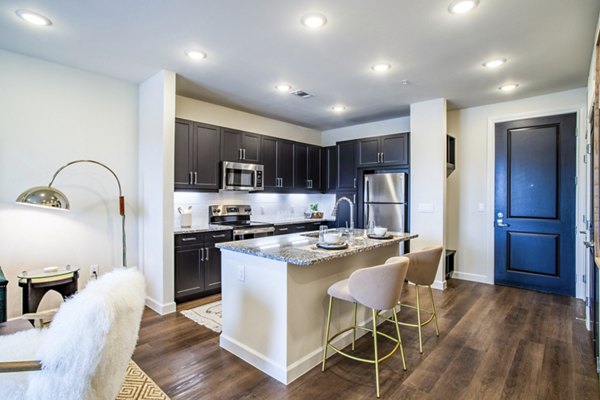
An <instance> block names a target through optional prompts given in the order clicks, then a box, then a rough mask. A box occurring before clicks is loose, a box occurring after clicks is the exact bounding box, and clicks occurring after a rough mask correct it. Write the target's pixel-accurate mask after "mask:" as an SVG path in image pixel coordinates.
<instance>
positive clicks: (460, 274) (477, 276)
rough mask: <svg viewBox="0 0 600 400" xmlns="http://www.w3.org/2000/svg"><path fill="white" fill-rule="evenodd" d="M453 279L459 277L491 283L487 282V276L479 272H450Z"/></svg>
mask: <svg viewBox="0 0 600 400" xmlns="http://www.w3.org/2000/svg"><path fill="white" fill-rule="evenodd" d="M452 278H453V279H460V280H463V281H471V282H479V283H487V284H489V285H493V283H492V282H488V279H487V276H485V275H481V274H471V273H469V272H461V271H454V272H452Z"/></svg>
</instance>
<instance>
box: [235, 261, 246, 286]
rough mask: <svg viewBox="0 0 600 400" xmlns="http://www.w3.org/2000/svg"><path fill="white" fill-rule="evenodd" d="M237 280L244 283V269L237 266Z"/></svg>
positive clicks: (241, 266)
mask: <svg viewBox="0 0 600 400" xmlns="http://www.w3.org/2000/svg"><path fill="white" fill-rule="evenodd" d="M237 272H238V280H239V281H241V282H244V281H245V280H246V267H244V266H243V265H238V271H237Z"/></svg>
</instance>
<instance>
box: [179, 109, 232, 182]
mask: <svg viewBox="0 0 600 400" xmlns="http://www.w3.org/2000/svg"><path fill="white" fill-rule="evenodd" d="M220 130H221V128H219V127H218V126H213V125H207V124H201V123H198V122H193V121H188V120H184V119H179V118H177V119H176V120H175V189H201V190H218V189H219V161H220V160H219V146H220V134H221V133H220Z"/></svg>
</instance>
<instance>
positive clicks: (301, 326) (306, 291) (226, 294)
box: [220, 243, 399, 384]
mask: <svg viewBox="0 0 600 400" xmlns="http://www.w3.org/2000/svg"><path fill="white" fill-rule="evenodd" d="M398 251H399V246H398V244H397V243H395V244H393V245H390V246H384V247H378V248H375V249H370V250H368V251H365V252H361V253H357V254H352V255H348V256H345V257H341V258H335V259H333V260H329V261H325V262H322V263H317V264H313V265H308V266H301V265H295V264H290V263H287V262H285V261H277V260H273V259H268V258H263V257H260V256H256V255H249V254H244V253H240V252H235V251H231V250H226V249H221V254H222V264H221V265H222V298H223V332H222V333H221V337H220V345H221V347H222V348H224V349H226V350H228V351H230V352H231V353H233V354H235V355H236V356H238V357H240V358H241V359H243V360H244V361H246V362H248V363H249V364H251V365H253V366H255V367H256V368H258V369H260V370H261V371H263V372H265V373H266V374H268V375H270V376H272V377H273V378H275V379H277V380H278V381H280V382H282V383H284V384H289V383H291V382H292V381H293V380H294V379H296V378H298V377H299V376H301V375H303V374H304V373H306V372H308V371H309V370H310V369H312V368H313V367H314V366H316V365H318V364H319V363H320V362H321V359H322V351H323V336H324V334H325V321H326V318H327V306H328V299H329V297H328V295H327V289H328V288H329V286H331V284H333V283H335V282H337V281H339V280H342V279H346V278H348V277H349V276H350V274H351V273H352V272H353V271H355V270H356V269H359V268H363V267H370V266H374V265H378V264H382V263H384V262H385V261H386V260H387V259H388V258H389V257H393V256H397V255H398ZM358 310H359V311H358V321H359V323H361V322H362V323H365V322H368V321H370V313H369V316H367V314H368V313H367V311H366V310H365V309H364V307H360V306H359V309H358ZM332 317H333V319H332V325H331V332H332V334H334V333H336V332H338V331H340V330H341V329H343V328H345V327H348V326H350V325H351V324H352V305H351V304H349V303H346V302H341V301H334V305H333V313H332ZM358 332H359V333H361V332H362V334H364V331H358ZM351 338H352V336H351V332H348V333H347V334H346V335H342V336H340V337H339V338H338V339H339V340H338V341H337V342H336V345H337V346H339V347H345V346H346V345H348V344H350V343H351ZM329 353H330V354H329V355H332V353H333V352H329Z"/></svg>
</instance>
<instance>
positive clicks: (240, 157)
mask: <svg viewBox="0 0 600 400" xmlns="http://www.w3.org/2000/svg"><path fill="white" fill-rule="evenodd" d="M238 158H239V159H240V160H241V159H242V149H238Z"/></svg>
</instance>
